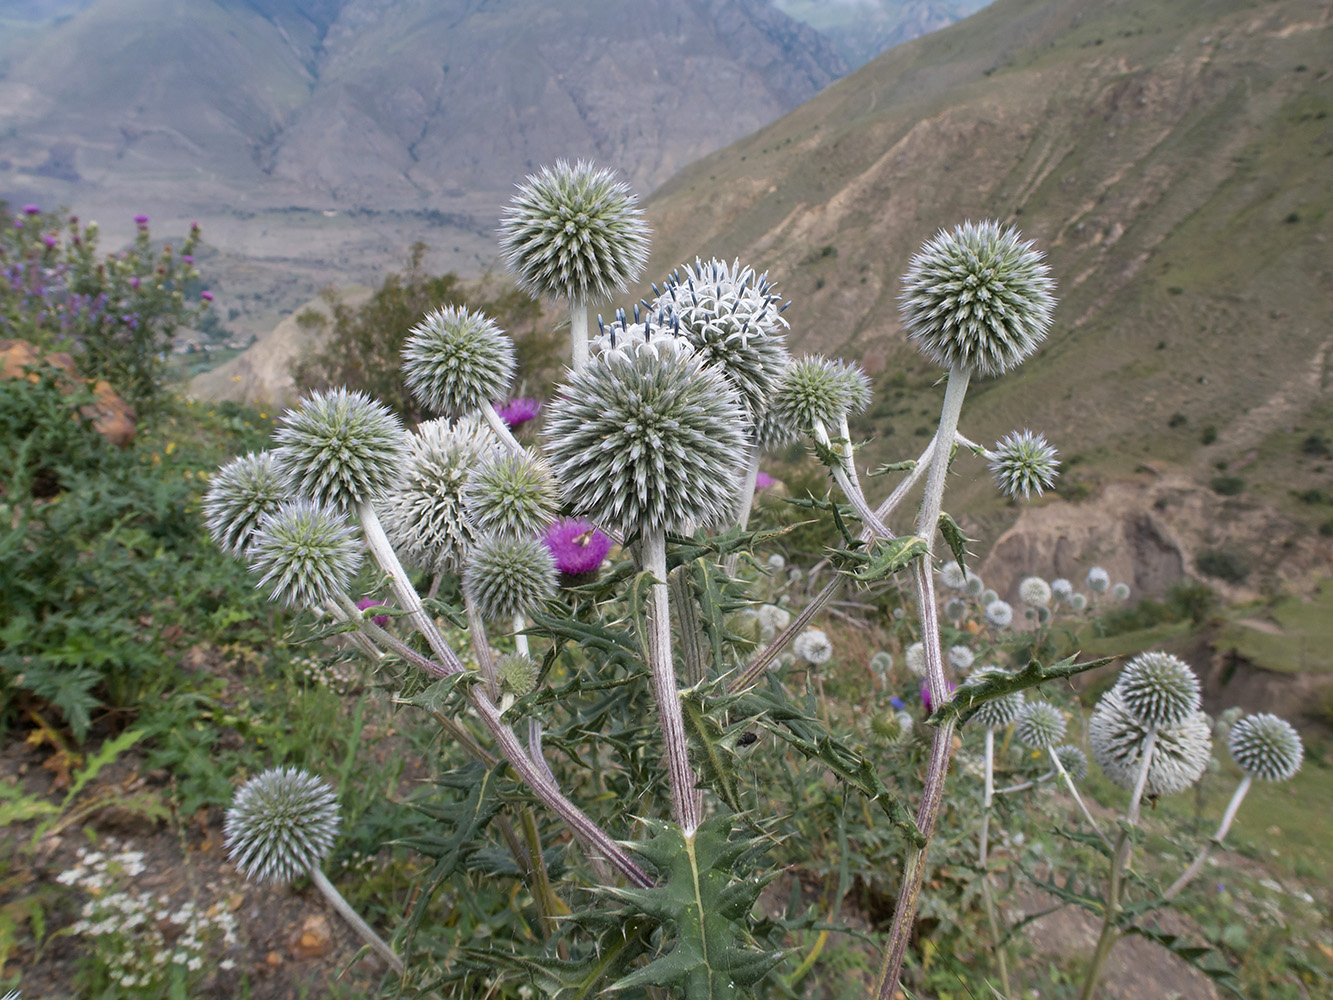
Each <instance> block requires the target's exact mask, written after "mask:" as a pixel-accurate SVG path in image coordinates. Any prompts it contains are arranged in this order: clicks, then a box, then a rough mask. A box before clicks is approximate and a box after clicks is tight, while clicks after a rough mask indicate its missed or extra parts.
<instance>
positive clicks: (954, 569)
mask: <svg viewBox="0 0 1333 1000" xmlns="http://www.w3.org/2000/svg"><path fill="white" fill-rule="evenodd" d="M940 583H942V584H944V585H945V586H946V587H948V588H949V589H950V590H962V589H963V588H964V587H966V586H967V574H966V573H965V572H964V571H963V567H962V566H959V565H958V563H956V562H947V563H945V564H944V565H943V566H942V567H940Z"/></svg>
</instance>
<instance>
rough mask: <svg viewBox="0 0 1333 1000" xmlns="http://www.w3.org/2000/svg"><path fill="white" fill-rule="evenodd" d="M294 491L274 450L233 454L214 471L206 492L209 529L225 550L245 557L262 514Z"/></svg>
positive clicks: (274, 507) (206, 514)
mask: <svg viewBox="0 0 1333 1000" xmlns="http://www.w3.org/2000/svg"><path fill="white" fill-rule="evenodd" d="M291 495H292V487H291V484H290V483H289V482H288V480H287V477H286V476H284V475H283V474H282V473H281V472H279V471H278V465H277V462H276V461H275V460H274V457H273V452H271V451H261V452H259V453H258V454H250V455H242V456H240V457H239V458H233V459H232V460H231V461H230V462H228V463H227V464H226V465H224V466H222V468H221V469H219V470H218V471H217V472H216V473H214V475H213V478H212V480H211V481H210V482H209V485H208V492H207V493H206V494H205V495H204V503H203V509H204V519H205V524H206V526H207V528H208V533H209V535H211V536H212V538H213V541H214V542H216V543H217V546H218V548H220V549H222V551H223V552H226V553H228V554H229V555H233V556H236V557H237V558H241V557H242V556H244V554H245V550H246V548H247V547H248V546H249V544H250V539H251V536H252V535H253V534H254V532H255V528H256V527H258V525H259V520H260V518H262V517H263V516H264V515H265V514H268V513H270V512H272V511H273V510H275V509H276V508H277V507H278V505H279V504H280V503H282V502H283V501H284V500H288V499H290V498H291Z"/></svg>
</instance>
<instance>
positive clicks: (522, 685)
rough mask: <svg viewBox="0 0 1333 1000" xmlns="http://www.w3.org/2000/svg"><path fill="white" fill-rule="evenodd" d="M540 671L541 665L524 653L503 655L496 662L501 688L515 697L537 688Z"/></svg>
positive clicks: (528, 693)
mask: <svg viewBox="0 0 1333 1000" xmlns="http://www.w3.org/2000/svg"><path fill="white" fill-rule="evenodd" d="M540 673H541V669H540V665H539V664H538V663H537V662H536V661H535V660H533V658H532V657H531V656H524V655H523V654H522V653H510V654H509V655H507V656H502V657H500V659H499V661H498V662H497V663H496V664H495V676H496V677H497V678H498V679H499V681H500V690H501V691H503V692H504V693H505V694H507V695H511V696H512V697H514V698H522V697H525V696H526V695H530V694H532V692H533V691H535V690H537V677H538V675H539V674H540Z"/></svg>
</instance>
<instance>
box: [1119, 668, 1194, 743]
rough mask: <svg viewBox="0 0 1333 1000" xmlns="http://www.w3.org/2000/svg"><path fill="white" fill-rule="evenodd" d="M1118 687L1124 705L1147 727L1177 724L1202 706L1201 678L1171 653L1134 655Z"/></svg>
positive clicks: (1121, 676)
mask: <svg viewBox="0 0 1333 1000" xmlns="http://www.w3.org/2000/svg"><path fill="white" fill-rule="evenodd" d="M1116 687H1117V688H1118V689H1119V691H1120V697H1121V699H1122V700H1123V701H1124V705H1125V708H1126V709H1127V710H1128V711H1130V712H1133V713H1134V715H1135V716H1137V717H1138V718H1139V720H1140V721H1142V722H1143V723H1144V724H1145V725H1148V726H1177V725H1180V724H1181V723H1182V722H1184V721H1185V720H1186V719H1187V718H1189V717H1190V716H1191V715H1193V714H1194V713H1195V712H1197V711H1198V709H1199V697H1200V688H1199V678H1198V677H1197V676H1196V675H1195V673H1194V671H1193V670H1192V669H1191V668H1190V665H1189V664H1188V663H1186V662H1185V661H1184V660H1181V659H1178V658H1177V657H1174V656H1172V655H1171V654H1170V653H1162V652H1148V653H1141V654H1139V655H1138V656H1136V657H1134V659H1132V660H1130V661H1129V665H1128V666H1127V667H1125V670H1124V672H1123V673H1122V674H1121V675H1120V680H1119V681H1118V682H1117V684H1116Z"/></svg>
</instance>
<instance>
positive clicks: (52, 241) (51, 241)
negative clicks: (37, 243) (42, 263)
mask: <svg viewBox="0 0 1333 1000" xmlns="http://www.w3.org/2000/svg"><path fill="white" fill-rule="evenodd" d="M42 242H43V243H45V244H46V245H47V246H49V247H53V246H55V245H56V244H57V243H59V242H60V241H59V240H57V239H56V238H55V237H54V236H52V235H51V234H50V233H47V234H46V235H45V236H43V237H42Z"/></svg>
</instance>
